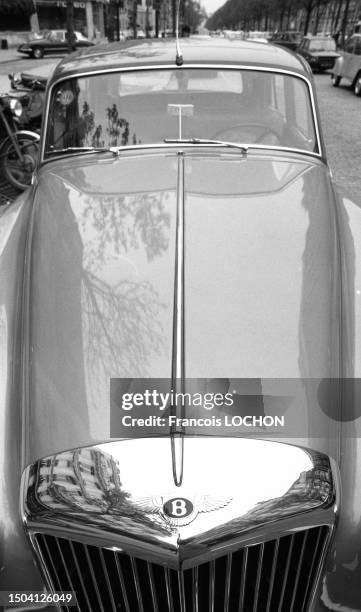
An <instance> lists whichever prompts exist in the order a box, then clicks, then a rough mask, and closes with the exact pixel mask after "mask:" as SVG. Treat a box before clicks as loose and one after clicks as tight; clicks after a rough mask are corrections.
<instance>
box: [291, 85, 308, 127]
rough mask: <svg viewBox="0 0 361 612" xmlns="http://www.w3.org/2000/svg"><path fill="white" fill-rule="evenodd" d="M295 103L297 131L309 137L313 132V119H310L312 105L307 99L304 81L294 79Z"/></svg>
mask: <svg viewBox="0 0 361 612" xmlns="http://www.w3.org/2000/svg"><path fill="white" fill-rule="evenodd" d="M292 86H293V101H294V121H295V125H296V127H297V129H298V130H299V131H300V133H301V134H303V136H304V137H307V136H308V135H309V134H310V133H311V132H312V129H311V125H312V119H311V117H310V105H309V101H308V99H307V97H308V92H307V88H306V87H305V85H304V83H303V81H301V80H299V79H292Z"/></svg>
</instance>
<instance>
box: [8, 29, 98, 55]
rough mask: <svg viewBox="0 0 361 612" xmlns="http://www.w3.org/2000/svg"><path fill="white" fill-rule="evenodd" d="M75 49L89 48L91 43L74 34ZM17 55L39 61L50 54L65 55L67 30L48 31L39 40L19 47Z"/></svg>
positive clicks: (79, 34) (82, 36) (76, 33)
mask: <svg viewBox="0 0 361 612" xmlns="http://www.w3.org/2000/svg"><path fill="white" fill-rule="evenodd" d="M74 35H75V47H76V49H80V48H82V47H91V46H93V45H94V43H93V42H91V41H90V40H88V38H86V36H84V34H82V33H81V32H77V31H75V32H74ZM17 51H18V53H24V54H25V55H29V56H30V57H33V58H34V59H41V58H42V57H43V56H44V55H47V54H51V53H67V51H68V33H67V30H48V31H46V32H45V34H44V35H43V36H42V37H41V38H38V37H37V38H34V39H33V40H29V42H26V43H23V44H21V45H19V47H18V49H17Z"/></svg>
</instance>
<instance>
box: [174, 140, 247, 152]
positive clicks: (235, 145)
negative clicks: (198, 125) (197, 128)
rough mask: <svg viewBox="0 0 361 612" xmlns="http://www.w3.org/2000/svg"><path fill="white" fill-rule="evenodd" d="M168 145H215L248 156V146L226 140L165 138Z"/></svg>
mask: <svg viewBox="0 0 361 612" xmlns="http://www.w3.org/2000/svg"><path fill="white" fill-rule="evenodd" d="M163 142H165V143H167V144H196V145H197V144H201V145H207V144H215V145H220V146H221V147H229V148H231V149H240V151H242V153H244V154H245V155H246V153H247V151H248V146H246V145H243V144H239V143H237V142H227V141H226V140H213V139H212V138H164V141H163Z"/></svg>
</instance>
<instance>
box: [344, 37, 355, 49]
mask: <svg viewBox="0 0 361 612" xmlns="http://www.w3.org/2000/svg"><path fill="white" fill-rule="evenodd" d="M354 44H355V39H354V38H351V40H348V41H347V43H346V44H345V51H346V53H353V49H354Z"/></svg>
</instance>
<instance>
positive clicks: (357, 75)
mask: <svg viewBox="0 0 361 612" xmlns="http://www.w3.org/2000/svg"><path fill="white" fill-rule="evenodd" d="M341 79H345V80H346V81H348V82H349V83H351V87H352V88H353V91H354V93H355V94H356V96H361V34H353V35H352V36H351V38H349V40H348V41H347V42H346V44H345V48H344V50H343V51H340V54H339V57H338V58H337V60H336V62H335V65H334V67H333V70H332V75H331V82H332V85H333V86H334V87H338V85H339V84H340V82H341Z"/></svg>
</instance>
